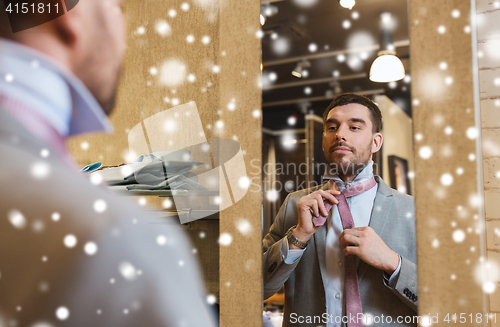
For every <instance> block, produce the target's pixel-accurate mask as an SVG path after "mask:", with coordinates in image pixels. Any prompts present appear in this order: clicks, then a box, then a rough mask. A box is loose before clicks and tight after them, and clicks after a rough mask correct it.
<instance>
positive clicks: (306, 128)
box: [251, 0, 417, 326]
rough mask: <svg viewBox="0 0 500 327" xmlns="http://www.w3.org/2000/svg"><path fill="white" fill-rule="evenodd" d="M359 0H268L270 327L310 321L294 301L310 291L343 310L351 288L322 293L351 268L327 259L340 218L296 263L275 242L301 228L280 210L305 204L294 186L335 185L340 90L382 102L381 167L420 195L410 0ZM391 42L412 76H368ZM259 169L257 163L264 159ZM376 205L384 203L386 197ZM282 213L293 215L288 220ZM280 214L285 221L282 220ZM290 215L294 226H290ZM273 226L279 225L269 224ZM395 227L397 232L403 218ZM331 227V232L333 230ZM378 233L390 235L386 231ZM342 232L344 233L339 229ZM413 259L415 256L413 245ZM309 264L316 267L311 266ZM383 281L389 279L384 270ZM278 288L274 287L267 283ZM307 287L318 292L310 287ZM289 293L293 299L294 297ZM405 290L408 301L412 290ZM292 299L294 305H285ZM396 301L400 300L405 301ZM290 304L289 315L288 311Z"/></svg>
mask: <svg viewBox="0 0 500 327" xmlns="http://www.w3.org/2000/svg"><path fill="white" fill-rule="evenodd" d="M354 3H355V4H354ZM352 4H354V7H352V9H351V10H349V9H348V8H343V7H342V6H341V3H339V2H338V1H300V0H296V1H272V2H271V3H264V2H263V3H262V16H263V17H264V18H265V19H262V21H261V23H263V25H262V31H263V34H262V35H263V36H262V61H263V70H262V97H263V105H262V107H263V122H262V125H263V148H262V153H263V157H262V162H261V163H260V166H259V167H258V169H257V168H255V169H254V170H252V171H251V173H252V174H254V175H257V174H260V173H261V174H262V192H263V238H264V244H265V249H268V248H269V250H268V252H267V253H268V254H266V255H265V260H264V266H263V270H264V299H265V301H264V311H267V313H265V314H264V324H265V325H266V323H267V324H268V325H269V326H271V325H274V326H280V325H281V320H282V319H283V318H284V320H285V322H286V323H288V324H290V323H301V322H302V323H307V322H308V321H307V317H302V321H301V320H300V317H297V316H293V314H295V315H297V314H298V315H300V313H301V311H300V309H297V306H298V304H296V303H297V302H300V301H301V300H300V299H298V297H301V296H305V294H308V296H309V297H310V301H313V302H314V303H316V302H317V303H316V304H317V305H319V306H322V305H325V304H326V306H328V307H329V309H328V311H326V312H327V313H328V314H333V313H339V312H342V306H343V305H342V301H343V299H344V295H343V291H342V290H341V289H340V291H339V292H337V293H336V294H329V292H328V291H325V290H326V286H324V287H325V289H323V285H325V284H324V283H328V285H330V284H332V283H333V284H334V283H336V282H335V278H336V279H337V280H339V279H340V278H339V277H335V278H334V277H328V276H336V275H335V274H340V276H343V274H344V271H343V269H340V268H338V269H335V268H330V267H333V264H332V263H331V262H329V261H328V260H325V257H324V254H323V255H322V254H321V253H322V252H323V253H324V251H325V249H324V247H325V240H324V239H326V240H327V243H328V242H330V243H334V241H333V240H332V239H331V238H332V237H331V235H330V236H329V235H328V233H332V235H333V233H334V229H333V228H334V227H331V226H332V225H333V226H335V224H334V223H333V222H329V223H327V225H328V226H326V227H322V228H320V229H319V230H318V231H316V233H315V234H314V236H313V237H311V238H310V239H309V242H310V244H309V245H307V247H309V249H308V248H307V247H306V250H305V252H304V253H303V254H302V257H301V258H300V259H298V261H295V262H294V263H293V264H292V263H291V262H287V261H285V262H284V263H283V262H280V260H279V259H276V257H275V255H278V254H274V252H272V251H273V249H272V248H271V247H272V246H273V244H275V243H277V244H279V245H280V246H281V245H283V244H282V243H283V242H282V241H281V238H282V237H283V236H285V235H284V233H285V232H286V231H287V230H288V228H289V227H290V226H291V225H295V224H297V221H296V218H294V217H292V216H291V215H290V216H289V215H288V214H286V213H284V211H280V207H282V205H283V206H285V203H288V204H286V205H288V206H289V207H295V206H297V202H298V199H299V198H300V197H301V196H304V195H306V194H307V193H303V194H302V193H301V196H300V197H299V198H297V199H296V200H295V201H292V200H291V199H292V197H293V195H292V194H294V192H297V191H303V190H306V189H308V188H314V187H316V188H317V187H319V186H321V185H323V184H324V183H325V182H327V181H326V180H323V178H322V176H323V174H324V173H325V170H326V169H328V167H329V165H328V161H327V160H326V158H325V155H324V153H323V141H324V132H325V129H324V122H323V113H324V111H325V110H326V108H327V107H328V106H329V104H330V102H331V101H332V100H333V99H334V98H335V96H336V95H338V94H341V93H344V92H353V93H356V94H359V95H364V96H367V97H369V98H370V99H371V100H372V101H374V102H375V103H376V104H377V105H378V107H379V108H380V111H381V113H382V116H383V127H382V130H381V134H382V135H383V139H384V141H383V145H382V148H381V149H380V150H379V151H378V152H376V153H375V154H374V155H373V173H374V174H375V175H378V176H380V177H381V178H382V179H383V180H384V181H385V183H386V184H387V185H388V186H390V187H392V188H393V189H397V190H398V191H399V192H400V193H404V194H408V195H413V194H415V185H414V176H415V175H414V158H413V146H414V145H413V140H414V138H413V126H412V125H413V124H412V101H411V85H412V78H411V66H410V59H411V58H410V45H411V43H410V33H409V18H408V9H409V8H408V2H407V1H363V0H359V1H356V2H354V1H352ZM387 43H389V45H388V44H387ZM381 48H382V49H381ZM384 48H385V50H387V49H389V50H395V53H394V54H395V55H396V56H397V58H398V59H397V60H399V61H400V62H402V65H403V66H404V70H405V72H406V75H403V76H401V77H400V78H399V80H398V81H391V82H389V83H377V82H373V81H371V80H370V74H371V73H373V71H374V70H376V69H374V68H372V72H371V71H370V68H371V66H372V63H374V61H375V60H376V59H377V57H378V54H379V51H380V50H384ZM384 57H386V56H384ZM394 58H396V57H394ZM373 65H375V64H373ZM400 65H401V64H400ZM385 72H386V73H388V72H389V69H388V68H386V69H385ZM386 77H387V76H386ZM372 78H373V76H372ZM339 128H340V127H339ZM346 142H347V145H349V146H351V144H350V142H353V141H352V140H351V139H347V141H346ZM358 150H359V149H358ZM346 156H347V155H346ZM331 163H333V162H331ZM252 167H257V161H255V163H254V165H253V166H252ZM287 201H288V202H287ZM373 201H374V198H371V206H373V203H374V202H373ZM375 201H376V203H377V205H380V203H378V200H375ZM377 205H376V206H375V207H374V209H373V215H375V214H376V210H377V208H378V207H377ZM289 207H287V208H286V210H287V212H289V211H292V212H294V211H293V210H295V209H294V208H289ZM283 210H285V209H283ZM379 210H380V208H379ZM407 211H408V213H407V214H408V215H410V219H411V221H412V223H411V224H412V226H411V227H410V229H411V231H407V233H408V235H412V236H410V237H412V238H413V240H414V238H415V235H414V230H415V225H414V222H413V218H414V216H413V215H414V213H413V210H409V209H408V210H407ZM334 214H335V213H334ZM367 214H368V217H367V218H368V219H369V220H371V218H370V217H371V214H370V212H367ZM277 215H278V216H279V215H285V216H284V217H285V218H283V217H281V216H280V217H281V218H280V217H277ZM353 215H355V220H357V219H360V218H359V215H360V214H359V213H356V214H353ZM356 215H358V216H356ZM336 218H337V219H339V217H336ZM275 219H278V220H280V219H281V220H280V221H278V222H276V223H275ZM330 219H333V218H330ZM289 220H293V221H294V222H293V223H291V222H290V221H289ZM407 220H408V219H407ZM273 223H275V225H274V226H273V227H271V226H272V224H273ZM276 224H277V225H276ZM276 226H279V228H277V227H276ZM285 226H286V227H285ZM370 226H372V227H373V228H374V229H376V228H377V221H370ZM393 227H394V228H396V229H397V228H398V227H397V224H395V225H394V226H393ZM270 228H271V229H272V233H273V234H269V235H267V237H266V234H268V232H269V233H271V232H270ZM322 229H323V230H324V231H322ZM326 230H328V232H325V231H326ZM379 231H380V233H384V232H383V230H382V229H379ZM340 232H341V230H340V231H339V232H338V234H340ZM321 233H322V234H321ZM278 234H279V235H278ZM336 235H337V234H336ZM384 236H385V237H387V238H388V239H389V240H386V242H387V243H391V242H393V241H392V240H391V239H390V237H389V234H384ZM384 236H382V237H384ZM337 237H338V235H337ZM320 238H323V241H321V242H320V243H318V242H319V239H320ZM278 240H279V241H278ZM311 243H312V245H311ZM318 244H322V245H321V246H323V248H322V249H320V248H319V245H318ZM413 244H414V243H413ZM335 246H337V247H340V245H338V243H335ZM413 246H414V245H413ZM283 249H284V248H281V249H279V250H276V251H278V252H279V253H280V254H283V252H286V251H284V250H283ZM276 251H275V252H276ZM326 251H327V252H329V251H330V252H331V251H336V250H330V249H329V245H327V246H326ZM278 252H276V253H278ZM290 253H291V252H289V254H290ZM316 255H317V256H318V259H316ZM322 256H323V257H322ZM328 256H329V255H328V254H327V257H328ZM412 257H413V258H412V260H413V262H415V259H416V258H415V249H413V254H412ZM339 258H340V257H339ZM340 259H341V260H340V261H339V262H340V263H339V265H340V264H345V263H344V261H343V260H344V258H343V257H342V258H340ZM321 260H324V261H326V262H321ZM273 262H274V264H273ZM297 262H298V263H297ZM286 264H290V265H292V266H294V268H292V271H293V272H291V273H288V270H287V269H288V268H287V267H283V266H286ZM273 265H277V266H278V268H276V270H277V272H274V269H275V268H274V266H273ZM307 265H311V266H313V267H312V268H308V267H307ZM317 265H319V266H317ZM316 266H317V269H316V268H315V267H316ZM325 267H329V268H325ZM320 268H321V269H320ZM280 269H281V270H280ZM363 269H366V267H364V266H363V265H360V266H359V269H358V274H359V273H363ZM284 271H285V272H284ZM379 271H380V270H379ZM415 273H416V271H415ZM280 274H281V275H283V276H285V277H283V278H282V280H283V281H285V282H286V283H285V286H284V288H281V289H280V290H279V291H278V292H276V294H274V295H272V293H273V291H270V289H273V288H279V287H276V285H274V283H276V282H275V281H274V280H280V278H281V277H276V276H277V275H280ZM305 274H309V275H310V276H309V278H310V279H311V281H310V283H308V284H307V285H300V283H301V281H303V279H301V276H302V275H305ZM266 278H267V279H268V282H267V284H266ZM358 278H359V279H360V280H362V279H364V278H365V277H363V276H362V275H360V276H358ZM316 279H319V281H318V280H316ZM368 279H369V277H368ZM369 280H370V279H369ZM321 281H322V282H323V283H321ZM370 281H371V280H370ZM379 282H380V283H382V273H380V281H379ZM365 283H366V279H365ZM270 284H273V286H269V285H270ZM333 284H332V285H333ZM410 284H411V285H412V286H413V289H412V291H413V292H415V293H417V289H416V276H414V278H413V281H412V282H410V283H409V285H410ZM318 285H319V286H318ZM342 285H343V281H342V282H340V283H339V287H342ZM363 287H364V286H363V285H362V284H361V283H360V288H362V289H361V290H362V291H366V289H364V288H363ZM398 287H399V286H398ZM407 287H408V288H411V287H410V286H407ZM304 288H310V289H309V290H308V291H305V290H304ZM403 288H406V287H403ZM299 289H300V291H299ZM401 291H403V290H401ZM287 292H289V293H292V294H293V295H288V296H287ZM325 292H326V293H325ZM330 293H331V292H330ZM405 293H406V291H405ZM271 295H272V296H271ZM325 296H326V298H327V300H324V301H321V300H320V301H316V302H315V301H314V300H312V299H313V298H318V299H320V298H325ZM401 296H402V297H403V298H404V297H405V295H404V294H401ZM329 297H331V299H329ZM415 297H416V295H413V298H415ZM328 299H329V300H328ZM336 299H337V300H336ZM339 299H340V300H339ZM363 300H364V298H363ZM385 300H386V301H394V300H396V301H397V302H399V303H401V300H400V299H398V298H397V295H395V294H393V293H391V295H390V296H389V295H387V297H386V298H385ZM407 300H409V302H410V303H412V302H413V303H416V302H417V301H414V300H412V296H410V297H409V298H408V297H407ZM286 301H290V302H291V303H285V302H286ZM335 301H337V303H339V304H338V306H339V310H340V311H339V310H337V309H333V310H330V308H331V307H332V306H334V305H335V303H336V302H335ZM344 305H345V302H344ZM395 305H396V306H397V303H396V304H395ZM407 305H408V304H407ZM403 307H406V305H403ZM368 308H369V309H367V311H365V313H366V312H372V314H374V315H376V312H377V308H376V307H371V308H370V307H369V305H368ZM283 310H284V311H285V316H284V317H283V316H281V314H282V313H283ZM297 310H299V311H297ZM370 310H373V311H370ZM402 310H403V311H401V312H400V314H401V315H407V314H410V313H411V312H413V314H415V315H416V312H414V311H406V310H405V309H402ZM320 311H321V310H320V309H318V310H314V309H312V308H310V310H308V311H307V310H304V311H302V313H308V314H310V315H312V314H313V313H317V312H320ZM389 311H390V310H389ZM381 312H383V311H381ZM393 313H394V312H393ZM344 314H345V311H344ZM309 318H311V319H313V317H309ZM339 318H340V317H339ZM378 318H380V317H378ZM394 319H396V316H394ZM320 320H321V321H316V320H315V321H309V322H310V323H313V322H314V323H319V322H321V323H325V321H324V320H323V319H320ZM335 323H339V321H335V320H331V326H334V325H335V326H336V324H335ZM266 326H267V325H266ZM328 326H330V324H329V325H328Z"/></svg>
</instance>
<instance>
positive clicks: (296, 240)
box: [285, 225, 309, 249]
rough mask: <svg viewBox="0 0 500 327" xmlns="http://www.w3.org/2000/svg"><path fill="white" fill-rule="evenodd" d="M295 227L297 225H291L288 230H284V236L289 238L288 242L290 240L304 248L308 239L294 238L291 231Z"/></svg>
mask: <svg viewBox="0 0 500 327" xmlns="http://www.w3.org/2000/svg"><path fill="white" fill-rule="evenodd" d="M295 227H297V225H293V226H292V227H290V229H289V230H288V232H286V235H285V236H286V237H287V238H288V239H289V240H290V242H292V244H293V245H295V246H298V247H299V248H301V249H305V248H306V246H307V244H309V241H307V242H302V241H301V240H299V239H298V238H296V237H295V235H293V233H292V231H293V229H294V228H295Z"/></svg>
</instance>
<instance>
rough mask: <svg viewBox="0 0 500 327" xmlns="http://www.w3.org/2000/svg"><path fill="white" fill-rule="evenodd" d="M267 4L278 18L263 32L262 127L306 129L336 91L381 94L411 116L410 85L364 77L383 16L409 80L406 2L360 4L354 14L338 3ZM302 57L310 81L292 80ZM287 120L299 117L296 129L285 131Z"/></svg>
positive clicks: (286, 0) (294, 0)
mask: <svg viewBox="0 0 500 327" xmlns="http://www.w3.org/2000/svg"><path fill="white" fill-rule="evenodd" d="M266 3H269V2H268V1H263V2H262V4H263V5H265V4H266ZM270 4H271V5H273V6H276V7H277V8H278V13H277V14H276V15H274V16H271V17H267V19H266V22H265V24H264V25H263V26H262V31H263V36H262V62H263V71H262V89H263V91H262V100H263V105H262V107H263V127H265V128H268V129H272V130H283V129H290V128H294V129H295V128H304V113H314V114H317V115H318V116H322V114H323V111H324V110H325V109H326V108H327V106H328V104H329V103H330V102H331V99H332V98H333V96H334V95H335V93H336V92H339V91H340V92H360V93H361V94H365V95H367V96H370V95H375V94H385V95H387V96H388V97H389V98H391V99H392V100H393V101H394V102H395V103H397V104H398V105H399V106H400V107H401V108H402V109H403V110H404V111H405V112H406V113H407V114H408V115H410V116H411V101H410V98H411V97H410V89H411V87H410V86H411V79H409V78H407V79H405V80H401V81H398V82H395V83H391V84H388V83H374V82H371V81H370V80H369V78H368V76H369V71H370V66H371V63H372V62H373V60H375V58H376V56H377V52H378V48H379V45H378V44H379V38H380V31H381V19H380V14H381V13H382V12H390V13H391V17H392V32H393V41H394V42H393V43H394V46H395V48H396V52H397V56H398V57H399V58H400V59H401V60H402V61H403V65H404V66H405V70H406V74H407V75H410V57H409V44H410V42H409V32H408V4H407V0H357V1H356V5H355V6H354V7H353V9H352V10H349V9H346V8H342V7H341V6H340V5H339V1H338V0H271V3H270ZM346 27H348V28H346ZM303 58H306V59H307V60H308V61H309V62H310V63H311V67H310V68H308V69H307V70H308V76H307V77H302V78H297V77H295V76H293V75H292V74H291V72H292V70H293V69H294V68H295V67H296V66H297V63H298V62H299V61H300V60H302V59H303ZM342 59H344V60H343V61H342ZM292 115H294V116H295V117H296V118H297V123H296V124H295V125H293V126H292V125H290V124H288V118H289V117H290V116H292Z"/></svg>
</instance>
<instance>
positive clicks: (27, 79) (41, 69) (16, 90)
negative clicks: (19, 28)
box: [0, 38, 113, 137]
mask: <svg viewBox="0 0 500 327" xmlns="http://www.w3.org/2000/svg"><path fill="white" fill-rule="evenodd" d="M0 93H4V94H5V95H6V96H8V97H10V98H14V99H16V100H17V101H19V102H22V103H24V104H25V105H27V106H29V107H30V108H31V109H32V110H36V111H37V112H38V113H39V114H40V115H41V116H42V117H43V118H44V119H45V120H46V121H47V122H48V123H49V124H51V125H52V126H53V127H54V128H55V129H56V130H57V131H58V132H59V133H60V134H61V135H62V136H64V137H67V136H72V135H77V134H82V133H88V132H99V131H105V132H108V133H111V132H112V131H113V127H112V125H111V123H110V121H109V119H108V118H107V116H106V114H105V113H104V111H103V109H102V108H101V106H100V105H99V103H98V102H97V100H96V99H95V98H94V96H93V95H92V93H90V91H89V90H88V88H87V87H86V86H85V85H84V84H83V83H82V82H81V81H80V80H79V79H78V77H76V76H75V75H74V74H73V73H72V72H70V71H69V70H68V69H67V68H66V67H64V66H63V65H62V64H60V63H59V62H57V61H56V60H54V59H52V58H51V57H49V56H47V55H45V54H43V53H41V52H39V51H37V50H34V49H32V48H29V47H27V46H24V45H22V44H20V43H17V42H14V41H10V40H7V39H3V38H0Z"/></svg>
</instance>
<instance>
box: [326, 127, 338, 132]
mask: <svg viewBox="0 0 500 327" xmlns="http://www.w3.org/2000/svg"><path fill="white" fill-rule="evenodd" d="M328 129H329V130H332V131H334V130H336V129H337V127H336V126H330V127H329V128H328Z"/></svg>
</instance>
